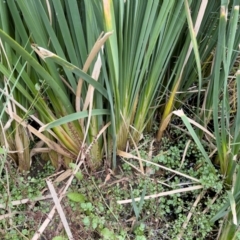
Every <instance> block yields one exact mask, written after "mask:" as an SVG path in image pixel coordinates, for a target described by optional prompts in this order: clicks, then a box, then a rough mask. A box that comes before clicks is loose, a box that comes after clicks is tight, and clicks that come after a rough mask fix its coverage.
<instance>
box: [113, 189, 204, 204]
mask: <svg viewBox="0 0 240 240" xmlns="http://www.w3.org/2000/svg"><path fill="white" fill-rule="evenodd" d="M201 188H203V186H202V185H197V186H193V187H188V188H181V189H176V190H172V191H167V192H162V193H158V194H152V195H149V196H145V197H144V200H147V199H153V198H158V197H163V196H169V195H173V194H176V193H182V192H189V191H193V190H198V189H201ZM140 200H141V198H140V197H138V198H134V201H135V202H139V201H140ZM117 203H118V204H126V203H132V199H126V200H120V201H117Z"/></svg>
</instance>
